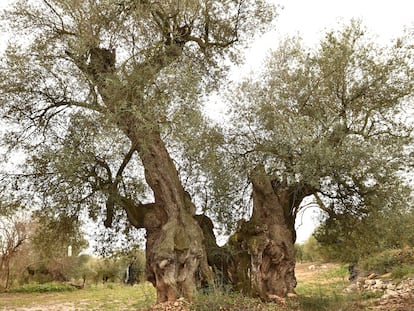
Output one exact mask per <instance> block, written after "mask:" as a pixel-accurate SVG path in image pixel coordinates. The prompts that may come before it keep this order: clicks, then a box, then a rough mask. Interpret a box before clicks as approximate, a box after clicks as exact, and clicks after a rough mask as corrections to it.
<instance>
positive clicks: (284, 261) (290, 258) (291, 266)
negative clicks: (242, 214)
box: [229, 167, 302, 300]
mask: <svg viewBox="0 0 414 311" xmlns="http://www.w3.org/2000/svg"><path fill="white" fill-rule="evenodd" d="M250 179H251V182H252V185H253V214H252V217H251V219H250V220H249V221H241V222H240V224H239V228H238V230H237V231H236V233H235V234H234V235H233V236H232V237H231V238H230V240H229V245H230V247H231V249H232V252H233V254H234V265H233V266H232V267H230V274H231V276H232V280H233V283H234V286H235V288H236V289H238V290H240V291H242V292H243V293H245V294H247V295H250V296H253V297H260V298H261V299H263V300H273V299H277V297H285V296H286V294H287V293H294V288H295V287H296V278H295V253H294V243H295V239H296V236H295V229H294V217H295V213H291V212H289V211H292V210H293V208H294V206H295V205H298V204H299V203H300V201H301V200H302V198H300V197H295V198H294V197H293V196H292V192H291V188H290V187H288V186H287V185H286V184H283V183H281V184H276V183H272V180H271V178H270V177H269V176H267V175H266V174H265V172H264V168H262V167H259V168H257V169H256V170H255V171H254V173H253V174H252V175H251V177H250ZM292 200H293V201H292ZM297 202H299V203H297ZM292 204H293V206H292Z"/></svg>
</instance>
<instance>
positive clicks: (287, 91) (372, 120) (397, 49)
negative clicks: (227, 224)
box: [230, 22, 414, 299]
mask: <svg viewBox="0 0 414 311" xmlns="http://www.w3.org/2000/svg"><path fill="white" fill-rule="evenodd" d="M412 47H413V45H412V37H409V36H408V37H406V38H402V39H398V40H396V41H394V42H392V43H391V44H390V45H389V46H386V47H381V46H377V45H375V44H374V43H373V41H372V40H370V39H369V38H368V36H367V34H366V31H365V30H364V29H363V28H362V27H361V25H360V23H358V22H352V23H351V24H350V25H349V26H345V27H344V28H343V29H342V30H340V31H332V32H328V33H327V34H326V36H325V38H324V39H323V40H322V41H321V42H320V44H319V47H318V49H316V50H310V49H307V48H305V47H303V45H302V44H301V42H300V40H299V39H295V38H293V39H287V40H286V41H285V42H282V43H281V44H280V46H279V47H278V48H277V49H276V50H275V51H274V52H272V53H271V55H270V56H269V58H268V60H267V63H266V65H265V68H264V71H263V73H261V74H260V75H259V76H258V77H252V78H249V79H246V80H245V81H244V82H243V83H241V84H240V85H239V87H238V89H237V91H236V92H234V93H232V96H233V97H232V100H231V101H232V103H233V109H234V119H233V122H234V124H235V126H234V127H232V128H231V133H232V134H234V135H232V136H231V142H232V146H233V148H232V151H233V153H235V154H236V157H235V158H236V159H237V162H236V164H234V165H233V166H232V167H231V169H232V170H234V171H235V170H237V168H242V169H241V170H239V171H240V174H241V176H244V177H245V178H248V179H249V180H250V182H251V184H252V191H253V211H252V216H251V219H250V220H249V221H248V222H243V223H241V224H240V226H239V228H238V230H237V231H236V234H235V235H234V236H233V237H232V238H231V240H230V244H231V245H232V247H233V248H234V249H235V251H238V254H240V256H239V258H236V265H235V267H236V268H235V269H237V279H238V283H239V284H240V286H241V287H242V288H246V287H248V290H250V291H251V292H252V294H254V295H258V296H260V297H262V298H264V299H268V298H269V297H272V295H278V296H283V295H284V294H285V293H286V292H289V291H293V288H294V287H295V277H294V272H293V271H294V266H295V258H294V247H293V245H294V241H295V229H294V223H295V217H296V215H297V213H298V212H299V210H300V209H301V202H302V200H303V199H304V198H305V197H307V196H312V198H313V200H314V203H316V204H318V205H319V207H320V208H321V209H322V210H323V211H324V212H325V213H326V215H327V217H329V218H332V219H334V218H335V217H336V215H342V214H345V213H348V214H353V215H357V217H359V218H360V219H363V218H365V217H367V216H368V215H369V214H370V213H371V211H372V210H383V211H385V210H388V211H389V212H390V213H392V212H393V210H394V209H395V208H396V205H395V201H394V198H395V197H396V196H395V195H394V194H400V195H397V197H398V196H401V195H403V194H405V192H404V191H405V190H404V189H406V187H407V185H406V184H404V182H403V181H402V178H401V174H402V172H404V170H406V165H407V164H408V163H409V152H408V150H407V146H411V144H412V136H411V126H410V124H409V122H408V121H407V120H405V116H406V114H405V111H406V109H410V108H412V105H413V101H412V100H413V87H414V80H413V79H412V77H413V69H414V68H413V63H412V57H413V48H412ZM409 107H410V108H409ZM237 156H238V157H237ZM249 271H251V274H249ZM250 276H252V277H251V278H250ZM249 282H251V285H250V283H249ZM246 284H247V285H246Z"/></svg>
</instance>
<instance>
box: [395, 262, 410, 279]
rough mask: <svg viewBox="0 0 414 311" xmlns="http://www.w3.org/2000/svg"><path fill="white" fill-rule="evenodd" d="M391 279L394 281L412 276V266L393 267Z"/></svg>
mask: <svg viewBox="0 0 414 311" xmlns="http://www.w3.org/2000/svg"><path fill="white" fill-rule="evenodd" d="M391 273H392V277H393V278H395V279H402V278H403V277H407V276H412V275H414V266H412V265H402V266H398V267H394V268H393V269H392V271H391Z"/></svg>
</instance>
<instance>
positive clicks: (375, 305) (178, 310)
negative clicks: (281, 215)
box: [0, 263, 414, 311]
mask: <svg viewBox="0 0 414 311" xmlns="http://www.w3.org/2000/svg"><path fill="white" fill-rule="evenodd" d="M311 265H313V263H298V264H297V266H296V277H297V279H298V280H299V281H302V282H306V281H312V280H315V279H316V276H317V274H318V273H323V272H325V271H329V270H332V269H334V268H336V267H338V266H339V265H337V264H332V263H327V264H324V265H325V267H324V268H319V269H309V266H311ZM314 265H316V264H314ZM320 281H323V279H318V282H320ZM42 296H44V299H43V301H44V303H39V304H36V305H32V304H30V303H27V304H26V303H24V304H23V305H22V307H11V308H8V307H3V308H1V307H0V310H7V311H9V310H16V311H75V310H102V309H105V310H107V309H106V308H100V306H99V303H97V304H95V305H93V307H92V308H91V301H90V300H85V299H80V300H77V301H74V302H67V301H65V302H62V301H59V300H56V301H54V300H53V298H52V299H51V296H50V295H44V294H38V295H36V301H42ZM21 298H22V295H21V294H7V295H0V300H3V301H2V302H3V304H1V305H3V306H5V305H6V306H7V301H9V302H10V305H14V304H13V303H12V302H13V301H14V300H16V299H21ZM113 302H114V301H111V303H113ZM25 305H26V306H25ZM117 306H118V307H117V309H116V310H134V308H132V309H131V305H129V306H127V305H125V306H122V303H120V304H118V305H117ZM102 307H103V306H102ZM358 309H359V308H358ZM151 310H157V311H163V310H164V311H165V310H174V311H182V310H189V305H188V303H187V302H185V301H178V302H175V303H168V304H164V305H157V306H154V307H153V308H152V309H151ZM359 310H375V311H389V310H393V311H410V310H413V311H414V301H413V299H405V300H404V299H388V300H383V299H375V300H374V299H373V300H371V301H369V306H367V307H366V308H362V309H359ZM212 311H214V310H212ZM304 311H305V310H304ZM355 311H356V310H355Z"/></svg>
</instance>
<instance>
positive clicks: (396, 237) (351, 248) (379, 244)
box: [314, 191, 414, 263]
mask: <svg viewBox="0 0 414 311" xmlns="http://www.w3.org/2000/svg"><path fill="white" fill-rule="evenodd" d="M394 195H395V196H396V195H397V194H394ZM400 195H401V199H400V200H399V203H394V205H393V206H392V208H389V209H383V210H377V211H375V210H371V211H370V214H368V215H366V216H364V217H358V216H357V215H352V214H341V215H336V216H335V217H332V218H329V219H326V220H325V221H324V222H322V224H321V225H320V226H319V227H318V228H317V230H316V231H315V233H314V236H315V237H316V239H317V241H318V242H319V245H320V253H321V255H322V256H323V257H324V258H325V259H326V260H334V261H341V262H352V263H357V262H358V261H359V260H360V259H361V258H366V257H369V256H372V257H376V254H378V253H381V252H383V251H386V250H388V249H391V248H403V247H405V246H413V245H414V244H413V243H414V242H413V241H414V230H413V223H414V222H413V221H414V213H413V212H412V211H407V205H408V204H409V203H408V202H407V201H406V198H407V197H406V196H405V195H406V194H405V193H404V192H402V191H401V192H400ZM400 204H402V205H400ZM405 204H407V205H405Z"/></svg>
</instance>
